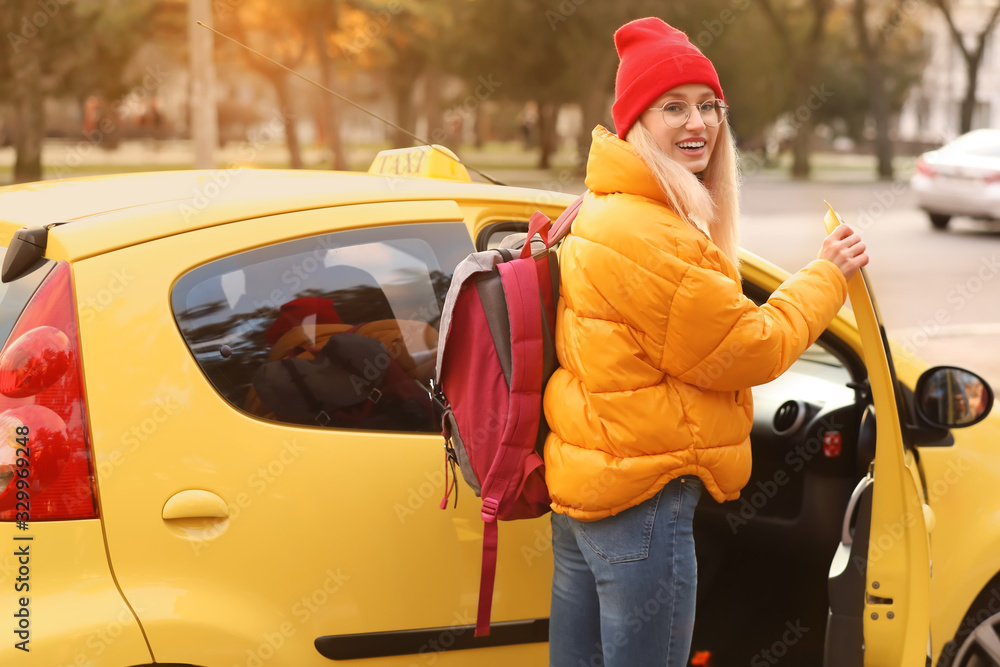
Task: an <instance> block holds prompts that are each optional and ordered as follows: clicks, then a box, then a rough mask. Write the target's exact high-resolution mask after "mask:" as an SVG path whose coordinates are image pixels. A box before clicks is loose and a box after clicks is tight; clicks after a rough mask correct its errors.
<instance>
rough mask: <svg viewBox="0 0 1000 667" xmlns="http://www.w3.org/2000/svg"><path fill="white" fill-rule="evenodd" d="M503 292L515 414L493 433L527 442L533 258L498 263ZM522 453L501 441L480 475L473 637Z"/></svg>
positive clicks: (531, 400)
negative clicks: (499, 518)
mask: <svg viewBox="0 0 1000 667" xmlns="http://www.w3.org/2000/svg"><path fill="white" fill-rule="evenodd" d="M498 268H499V271H500V276H501V279H502V280H503V282H504V285H505V289H504V293H505V294H506V295H507V311H508V315H509V318H510V339H511V343H510V345H511V350H512V351H513V354H515V355H517V357H515V358H513V359H512V363H511V380H510V404H509V407H508V410H509V414H510V415H519V416H521V417H522V418H521V419H508V420H507V423H506V426H505V431H504V433H503V434H499V439H500V441H501V442H502V443H511V442H529V443H530V444H531V447H534V444H535V443H534V441H535V436H534V434H535V433H536V432H537V431H538V419H535V420H534V422H533V423H532V420H531V419H527V418H524V417H525V416H527V415H531V414H533V413H537V414H538V418H539V419H540V418H541V414H540V412H539V406H540V405H541V395H542V369H541V365H540V364H539V363H538V360H540V359H541V358H542V313H541V310H540V309H539V308H538V305H537V302H536V301H535V300H537V298H538V293H539V281H538V270H537V269H536V267H535V264H534V262H508V263H505V264H501V265H500V266H499V267H498ZM522 466H523V456H522V453H521V452H519V451H514V447H513V446H508V445H506V444H505V445H502V446H501V448H500V451H499V452H498V454H497V456H496V458H494V459H493V465H492V466H491V468H490V471H489V473H487V475H486V478H485V479H484V480H483V488H482V498H483V508H482V512H481V516H482V519H483V522H484V523H485V527H484V529H483V565H482V572H481V575H480V583H479V610H478V617H477V619H476V632H475V636H476V637H482V636H485V635H488V634H489V633H490V612H491V608H492V604H493V585H494V579H495V576H496V565H497V541H498V529H497V515H498V513H499V511H500V503H501V502H503V501H505V500H507V499H506V498H505V497H504V496H505V494H506V493H507V492H508V488H509V487H510V486H511V485H512V484H513V481H514V480H515V479H517V478H519V477H520V472H521V469H522Z"/></svg>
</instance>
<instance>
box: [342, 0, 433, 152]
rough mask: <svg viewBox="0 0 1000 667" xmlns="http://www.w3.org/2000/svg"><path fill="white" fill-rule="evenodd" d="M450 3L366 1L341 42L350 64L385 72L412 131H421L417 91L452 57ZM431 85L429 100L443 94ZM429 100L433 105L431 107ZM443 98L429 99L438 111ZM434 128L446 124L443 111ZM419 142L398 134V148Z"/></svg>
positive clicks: (400, 115)
mask: <svg viewBox="0 0 1000 667" xmlns="http://www.w3.org/2000/svg"><path fill="white" fill-rule="evenodd" d="M451 20H452V14H451V7H450V2H448V1H443V2H442V1H439V2H434V3H429V2H428V3H416V2H407V3H403V2H400V0H365V1H360V0H359V2H358V3H357V6H356V8H355V11H354V12H351V13H349V14H347V15H345V16H344V19H343V22H342V24H341V28H342V29H341V31H340V34H339V37H338V42H339V45H340V47H341V53H342V54H343V55H344V57H345V58H346V59H347V61H348V62H350V63H351V64H354V65H356V66H357V65H360V66H362V67H364V68H368V69H371V70H374V71H378V72H380V73H381V74H382V77H383V80H384V81H385V83H386V85H387V87H388V90H389V94H390V96H391V97H392V101H393V107H394V109H395V122H396V124H397V125H399V126H400V127H402V128H403V129H405V130H406V131H407V132H410V133H413V132H415V131H416V122H417V117H418V115H419V114H418V109H417V106H416V104H415V93H416V90H417V88H418V86H419V84H420V83H421V82H423V83H424V84H426V83H427V78H428V73H429V72H432V70H434V66H435V62H436V59H439V58H443V57H446V54H444V53H442V50H441V48H440V40H441V36H442V34H443V33H444V32H446V31H447V30H449V29H450V26H451ZM430 78H431V85H430V86H427V85H425V86H424V93H425V98H426V97H427V93H430V95H431V97H433V96H434V95H435V94H439V91H438V90H436V89H435V87H434V74H433V73H432V74H430ZM427 102H429V103H430V104H429V105H428V104H427ZM437 104H438V100H433V99H432V100H427V99H425V109H426V107H427V106H430V107H434V106H436V105H437ZM434 116H435V118H434V119H429V124H430V125H431V126H434V125H435V123H437V124H438V125H439V124H440V113H439V112H438V113H435V114H434ZM412 144H413V140H412V139H411V137H410V136H409V135H408V134H406V132H402V131H400V130H396V131H395V133H394V134H393V145H394V146H395V147H397V148H402V147H404V146H410V145H412Z"/></svg>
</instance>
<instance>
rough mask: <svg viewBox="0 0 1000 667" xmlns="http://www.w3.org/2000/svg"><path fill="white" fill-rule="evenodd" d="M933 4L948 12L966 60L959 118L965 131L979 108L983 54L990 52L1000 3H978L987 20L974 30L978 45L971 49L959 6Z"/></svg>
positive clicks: (938, 0) (939, 0) (947, 1)
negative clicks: (988, 43)
mask: <svg viewBox="0 0 1000 667" xmlns="http://www.w3.org/2000/svg"><path fill="white" fill-rule="evenodd" d="M933 3H934V5H935V6H937V8H938V9H940V10H941V13H942V14H944V20H945V22H946V23H947V24H948V31H949V32H950V33H951V37H952V41H953V42H954V43H955V46H956V47H958V50H959V51H960V52H961V53H962V58H963V59H964V60H965V76H966V86H965V97H964V98H963V100H962V114H961V119H960V121H959V123H960V125H959V132H961V133H962V134H965V133H966V132H968V131H969V130H971V129H972V116H973V113H974V112H975V110H976V88H977V86H978V85H979V66H980V65H981V64H982V62H983V54H984V53H985V52H986V40H987V38H988V37H989V36H990V35H991V34H992V33H993V29H994V28H995V27H996V25H997V20H998V19H1000V2H979V3H976V7H975V9H977V10H979V9H981V10H983V11H984V12H985V13H984V16H983V18H984V20H982V21H979V22H977V24H978V25H979V26H980V28H981V29H980V30H979V31H978V32H973V33H972V36H973V43H974V44H975V46H974V47H973V48H972V49H969V46H968V44H967V43H966V40H965V37H964V35H962V32H961V31H960V30H959V29H958V26H957V24H956V23H955V8H954V7H953V6H952V2H951V0H933Z"/></svg>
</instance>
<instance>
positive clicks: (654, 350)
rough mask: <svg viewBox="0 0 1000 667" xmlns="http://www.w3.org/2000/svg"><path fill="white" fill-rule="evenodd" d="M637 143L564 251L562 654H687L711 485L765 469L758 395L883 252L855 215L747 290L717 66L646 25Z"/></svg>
mask: <svg viewBox="0 0 1000 667" xmlns="http://www.w3.org/2000/svg"><path fill="white" fill-rule="evenodd" d="M615 45H616V46H617V49H618V55H619V58H620V63H619V68H618V75H617V79H616V83H615V103H614V107H613V116H614V121H615V127H616V128H617V130H618V135H617V136H616V135H614V134H612V133H611V132H609V131H608V130H606V129H604V128H603V127H600V126H598V127H597V128H596V129H595V130H594V134H593V136H594V141H593V146H592V148H591V152H590V156H589V159H588V163H587V178H586V184H587V187H588V188H589V190H590V194H589V195H588V197H587V199H586V200H585V201H584V204H583V207H582V209H581V211H580V214H579V216H578V217H577V219H576V221H575V222H574V225H573V234H572V235H570V236H569V237H568V238H567V239H566V241H565V242H564V243H563V245H562V248H561V250H560V273H561V280H562V284H561V287H560V297H559V307H558V319H557V325H556V349H557V354H558V357H559V362H560V364H561V368H559V370H557V371H556V373H555V374H554V375H553V376H552V378H551V380H550V381H549V383H548V385H547V387H546V390H545V415H546V417H547V419H548V423H549V425H550V426H551V427H552V433H551V434H550V435H549V438H548V440H547V441H546V445H545V465H546V481H547V483H548V487H549V491H550V494H551V497H552V509H553V510H554V512H553V514H552V528H553V549H554V554H555V574H554V577H553V582H552V616H551V621H550V630H549V642H550V656H551V660H550V662H551V665H553V666H555V667H563V666H567V667H569V666H572V667H582V666H586V665H595V666H596V665H605V666H606V667H611V666H613V665H615V666H617V665H621V666H627V667H637V666H640V665H641V666H646V665H671V666H673V665H678V666H680V665H686V664H687V659H688V652H689V650H690V644H691V635H692V631H693V627H694V612H695V588H696V578H697V571H696V569H697V565H696V561H695V551H694V540H693V536H692V520H693V516H694V509H695V505H696V504H697V502H698V498H699V496H700V495H701V492H702V490H703V489H704V490H706V491H707V492H708V493H709V494H711V496H712V497H713V498H714V499H715V500H717V501H719V502H722V501H725V500H733V499H735V498H738V497H739V494H740V489H741V488H742V487H743V485H744V484H746V482H747V479H748V477H749V474H750V441H749V435H750V428H751V426H752V424H753V402H752V397H751V395H750V391H749V387H751V386H753V385H757V384H762V383H764V382H768V381H770V380H772V379H774V378H775V377H777V376H778V375H780V374H781V373H782V372H784V371H785V370H786V369H787V368H788V367H789V366H790V365H791V364H792V362H793V361H795V359H796V358H798V356H799V355H800V354H802V352H803V351H804V350H805V349H806V348H807V347H808V346H809V345H810V344H812V343H813V342H814V341H815V340H816V338H817V337H818V336H819V335H820V333H821V332H822V331H823V330H824V329H825V328H826V327H827V325H828V324H829V323H830V321H831V320H832V319H833V317H834V315H835V314H836V312H837V311H838V310H839V309H840V307H841V306H842V305H843V303H844V300H845V298H846V294H847V279H849V278H850V277H851V276H852V275H854V273H855V272H856V271H857V270H858V269H859V268H860V267H862V266H864V265H865V264H866V263H867V262H868V256H867V254H866V253H865V245H864V243H862V242H861V240H860V238H859V237H858V236H857V235H856V234H855V233H854V232H853V231H852V230H851V229H850V228H848V227H847V226H846V225H841V226H840V227H838V228H837V229H836V231H834V232H833V233H832V234H830V236H829V237H827V239H826V240H825V241H824V242H823V244H822V246H821V248H820V252H819V258H818V259H817V260H815V261H813V262H811V263H810V264H809V265H808V266H806V267H805V268H803V269H802V270H801V271H799V272H798V273H796V274H795V275H794V276H792V277H791V278H790V279H789V280H788V281H787V282H786V283H784V284H783V285H782V286H781V288H779V289H778V290H777V291H775V292H774V294H773V295H772V296H771V298H770V299H769V300H768V301H767V303H766V304H764V305H762V306H757V305H755V304H754V303H753V302H752V301H750V300H749V299H747V298H746V297H744V296H743V294H742V291H741V287H740V280H739V273H738V259H737V245H738V233H737V226H738V217H739V201H738V173H737V163H736V151H735V147H734V143H733V138H732V135H731V134H730V131H729V126H728V124H727V113H728V106H727V105H726V102H725V96H724V95H723V92H722V87H721V85H720V84H719V78H718V75H717V74H716V72H715V68H714V67H713V66H712V63H711V62H710V61H709V60H708V59H707V58H706V57H705V56H704V55H703V54H702V53H701V52H700V51H699V50H698V49H697V48H696V47H695V46H694V45H692V44H691V43H690V42H689V41H688V39H687V37H686V36H685V35H684V33H682V32H680V31H679V30H676V29H674V28H672V27H671V26H669V25H667V24H666V23H664V22H663V21H661V20H659V19H656V18H645V19H640V20H637V21H633V22H631V23H628V24H626V25H625V26H623V27H621V28H620V29H619V30H618V31H617V32H616V33H615Z"/></svg>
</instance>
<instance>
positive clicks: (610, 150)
mask: <svg viewBox="0 0 1000 667" xmlns="http://www.w3.org/2000/svg"><path fill="white" fill-rule="evenodd" d="M591 134H592V137H593V143H591V145H590V155H589V156H588V157H587V178H586V185H587V188H588V189H589V190H592V191H593V192H598V193H602V194H610V193H614V192H625V193H628V194H633V195H639V196H641V197H646V198H648V199H654V200H656V201H658V202H663V203H666V201H665V198H664V196H663V191H662V190H661V189H660V186H659V185H658V184H657V182H656V178H655V177H654V176H653V172H652V171H651V170H650V169H649V167H647V166H646V163H645V162H643V160H642V158H641V157H639V153H638V152H636V150H635V148H634V147H633V146H632V145H631V144H629V143H628V142H627V141H623V140H622V139H619V138H618V137H616V136H615V135H614V134H612V133H611V132H610V131H608V130H607V129H606V128H604V127H602V126H601V125H598V126H597V127H595V128H594V131H593V132H592V133H591Z"/></svg>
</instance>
